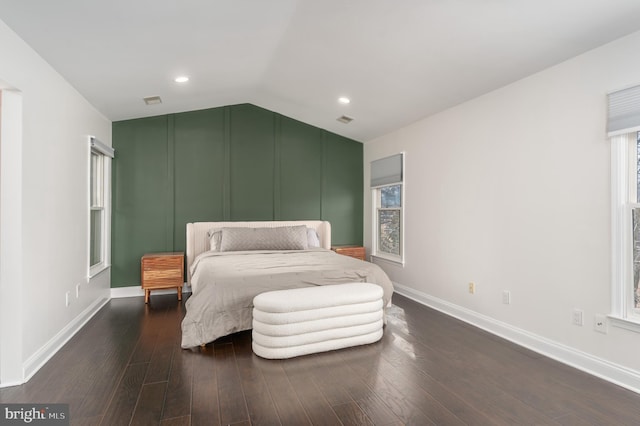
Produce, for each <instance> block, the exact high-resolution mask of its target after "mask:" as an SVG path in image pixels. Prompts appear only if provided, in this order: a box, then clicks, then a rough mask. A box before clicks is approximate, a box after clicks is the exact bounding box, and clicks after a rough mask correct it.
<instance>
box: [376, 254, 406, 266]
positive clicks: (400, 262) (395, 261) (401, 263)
mask: <svg viewBox="0 0 640 426" xmlns="http://www.w3.org/2000/svg"><path fill="white" fill-rule="evenodd" d="M371 259H372V260H373V259H376V260H381V261H383V262H386V263H391V264H393V265H397V266H402V267H403V268H404V259H402V260H400V259H391V258H388V257H385V256H380V255H379V254H372V255H371Z"/></svg>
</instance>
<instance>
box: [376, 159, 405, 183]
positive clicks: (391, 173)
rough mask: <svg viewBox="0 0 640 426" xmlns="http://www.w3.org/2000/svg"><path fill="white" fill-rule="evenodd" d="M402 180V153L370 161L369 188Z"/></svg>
mask: <svg viewBox="0 0 640 426" xmlns="http://www.w3.org/2000/svg"><path fill="white" fill-rule="evenodd" d="M401 182H402V154H396V155H392V156H391V157H385V158H381V159H379V160H375V161H372V162H371V188H376V187H378V186H385V185H392V184H395V183H401Z"/></svg>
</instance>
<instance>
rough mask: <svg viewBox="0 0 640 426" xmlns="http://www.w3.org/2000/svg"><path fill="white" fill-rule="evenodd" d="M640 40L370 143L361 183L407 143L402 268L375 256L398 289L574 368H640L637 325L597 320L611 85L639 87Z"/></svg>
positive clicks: (605, 300)
mask: <svg viewBox="0 0 640 426" xmlns="http://www.w3.org/2000/svg"><path fill="white" fill-rule="evenodd" d="M638 46H640V33H636V34H633V35H631V36H628V37H626V38H623V39H620V40H618V41H616V42H613V43H611V44H609V45H606V46H603V47H601V48H598V49H596V50H593V51H590V52H587V53H586V54H583V55H581V56H579V57H576V58H573V59H571V60H569V61H567V62H565V63H562V64H559V65H557V66H555V67H553V68H550V69H547V70H545V71H543V72H540V73H538V74H535V75H533V76H531V77H528V78H526V79H523V80H521V81H518V82H516V83H514V84H511V85H509V86H506V87H504V88H501V89H499V90H496V91H494V92H492V93H489V94H487V95H484V96H482V97H479V98H477V99H474V100H472V101H469V102H466V103H464V104H461V105H459V106H457V107H454V108H451V109H449V110H447V111H444V112H442V113H440V114H437V115H434V116H431V117H427V118H425V119H423V120H421V121H419V122H417V123H414V124H413V125H410V126H408V127H405V128H403V129H400V130H398V131H396V132H394V133H391V134H388V135H385V136H383V137H380V138H378V139H375V140H373V141H370V142H368V143H366V144H365V147H364V161H365V182H368V181H369V167H370V165H369V163H370V161H372V160H375V159H378V158H381V157H385V156H387V155H391V154H394V153H397V152H400V151H405V152H406V188H405V191H406V206H405V207H406V230H407V233H406V234H405V237H406V240H405V248H406V265H405V267H404V268H402V267H399V266H394V265H390V264H387V263H384V264H383V263H381V262H380V264H381V266H383V268H384V269H385V270H386V271H387V272H388V274H389V275H390V276H391V279H392V280H393V281H394V282H396V283H398V284H400V285H401V291H402V290H403V291H404V292H405V293H407V294H411V296H412V297H414V298H416V299H418V300H421V301H423V302H425V303H428V304H432V305H433V306H438V307H439V308H441V309H444V310H448V311H449V312H450V313H456V314H459V316H461V317H466V319H467V320H470V321H472V322H475V323H478V324H481V325H483V326H487V328H489V329H491V328H494V331H498V332H499V331H503V332H504V333H503V334H505V335H508V334H509V332H514V333H513V336H516V337H517V336H520V337H521V338H523V339H521V340H523V341H524V340H527V339H526V338H524V337H525V336H526V337H527V338H531V339H529V341H530V342H533V343H535V342H537V344H538V346H539V348H541V347H545V348H547V349H549V348H550V347H554V346H555V348H556V349H557V350H558V353H564V355H565V356H567V355H568V354H571V356H575V359H574V360H573V361H571V360H570V361H571V362H574V363H575V364H576V365H578V364H580V363H581V362H583V361H585V360H587V359H590V358H591V360H592V361H595V363H596V364H598V365H600V366H603V365H607V364H609V363H612V364H613V365H608V367H612V368H613V370H615V371H618V372H620V371H623V370H625V368H628V369H631V370H632V371H626V372H625V374H626V373H629V375H630V376H634V377H635V376H636V375H638V374H640V356H638V354H640V336H639V335H638V334H636V333H633V332H631V331H627V330H622V329H620V328H613V327H609V333H608V334H606V335H604V334H600V333H598V332H595V331H594V329H593V321H594V315H595V314H597V313H605V314H608V313H609V312H610V305H611V242H610V239H611V215H610V208H611V207H610V202H611V189H610V181H611V177H610V148H609V144H608V143H607V139H606V135H605V123H606V94H607V93H608V92H610V91H613V90H615V89H620V88H624V87H627V86H630V85H637V84H640V73H639V71H638V70H640V56H639V55H638V54H637V52H638ZM505 66H508V64H505ZM365 194H366V195H365V212H370V211H371V194H370V193H369V190H368V188H366V189H365ZM365 244H366V245H367V247H369V248H370V247H371V218H370V217H369V215H368V214H367V215H365ZM471 281H474V282H475V283H476V285H477V292H476V294H475V295H470V294H469V293H468V291H467V284H468V283H469V282H471ZM503 290H510V291H511V295H512V303H511V304H510V305H505V304H502V291H503ZM574 308H579V309H582V310H584V320H585V324H584V326H583V327H578V326H575V325H572V324H571V316H572V315H571V314H572V311H573V309H574ZM507 331H509V332H507ZM515 340H517V339H515ZM532 346H535V344H534V345H532ZM571 356H569V358H571ZM592 357H593V358H592ZM558 358H562V356H558ZM565 358H566V357H565ZM565 361H566V359H565ZM585 362H586V361H585ZM583 364H584V363H583ZM581 367H583V368H587V369H588V368H589V367H585V365H581ZM618 367H623V368H618ZM605 370H607V369H606V368H604V369H603V370H602V371H605ZM613 370H609V372H611V371H613ZM602 374H603V375H606V374H607V373H606V372H605V373H602ZM635 378H636V379H637V378H638V377H635ZM616 380H618V381H619V382H624V380H619V379H616ZM629 383H630V382H627V383H622V384H624V385H627V386H628V387H635V386H636V384H637V383H640V381H637V382H635V383H636V384H629ZM636 390H637V389H636Z"/></svg>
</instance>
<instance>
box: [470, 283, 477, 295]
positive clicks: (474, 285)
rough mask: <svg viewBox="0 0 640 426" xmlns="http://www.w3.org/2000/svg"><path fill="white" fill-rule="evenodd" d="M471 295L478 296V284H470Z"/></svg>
mask: <svg viewBox="0 0 640 426" xmlns="http://www.w3.org/2000/svg"><path fill="white" fill-rule="evenodd" d="M469 293H471V294H476V283H473V282H471V283H469Z"/></svg>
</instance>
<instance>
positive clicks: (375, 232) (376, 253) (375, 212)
mask: <svg viewBox="0 0 640 426" xmlns="http://www.w3.org/2000/svg"><path fill="white" fill-rule="evenodd" d="M399 154H401V167H402V177H401V179H400V181H399V182H392V183H388V184H385V185H378V186H372V187H371V207H372V211H371V216H372V234H371V235H372V239H371V256H372V257H374V258H379V259H383V260H386V261H389V262H392V263H396V264H399V265H401V266H404V263H405V246H404V241H405V238H404V236H405V214H404V213H405V209H406V198H405V186H406V182H405V177H404V175H405V155H406V154H405V153H404V152H401V153H399ZM391 186H400V207H399V208H396V207H391V208H388V207H381V199H382V195H381V190H382V188H386V187H391ZM381 210H399V211H400V244H399V252H400V254H399V255H395V254H393V253H387V252H384V251H381V250H380V247H379V244H378V240H379V237H380V234H379V229H380V223H379V217H380V216H379V211H381Z"/></svg>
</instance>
